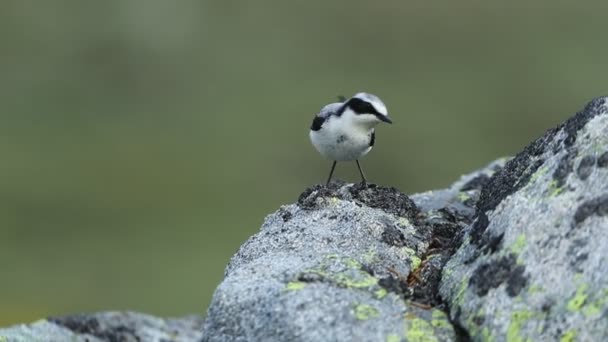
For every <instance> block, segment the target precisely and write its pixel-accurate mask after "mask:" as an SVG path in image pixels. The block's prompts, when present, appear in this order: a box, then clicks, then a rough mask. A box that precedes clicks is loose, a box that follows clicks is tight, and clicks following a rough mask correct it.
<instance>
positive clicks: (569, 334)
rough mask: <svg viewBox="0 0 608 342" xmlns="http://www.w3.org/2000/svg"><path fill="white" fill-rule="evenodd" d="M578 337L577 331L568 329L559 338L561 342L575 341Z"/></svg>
mask: <svg viewBox="0 0 608 342" xmlns="http://www.w3.org/2000/svg"><path fill="white" fill-rule="evenodd" d="M575 337H576V331H574V330H568V331H566V333H565V334H563V335H562V338H560V339H559V341H560V342H574V341H575Z"/></svg>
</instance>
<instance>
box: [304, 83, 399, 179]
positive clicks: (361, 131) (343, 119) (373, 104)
mask: <svg viewBox="0 0 608 342" xmlns="http://www.w3.org/2000/svg"><path fill="white" fill-rule="evenodd" d="M339 99H340V101H341V102H336V103H330V104H328V105H326V106H325V107H323V108H322V109H321V111H320V112H319V114H317V115H316V116H315V118H314V120H313V121H312V125H311V126H310V141H311V142H312V144H313V145H314V147H315V148H316V149H317V151H319V153H321V155H322V156H324V157H325V158H328V159H329V160H333V164H332V166H331V171H330V172H329V178H328V179H327V184H329V183H330V182H331V177H332V175H333V173H334V169H335V168H336V163H337V162H338V161H348V160H354V161H356V162H357V167H358V168H359V173H360V174H361V182H362V183H363V184H366V183H367V179H366V178H365V175H364V174H363V170H362V169H361V164H359V158H361V157H362V156H364V155H366V154H367V153H368V152H369V151H370V150H371V149H372V147H373V146H374V142H375V140H376V133H375V130H374V127H376V125H377V124H379V123H380V122H386V123H389V124H390V123H393V121H392V120H391V119H390V118H389V117H388V112H387V110H386V105H384V103H383V102H382V100H380V98H379V97H378V96H376V95H372V94H368V93H358V94H355V96H353V97H351V98H350V99H346V98H343V97H339Z"/></svg>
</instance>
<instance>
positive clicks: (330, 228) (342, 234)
mask: <svg viewBox="0 0 608 342" xmlns="http://www.w3.org/2000/svg"><path fill="white" fill-rule="evenodd" d="M503 164H504V161H500V162H496V163H493V164H492V165H490V166H489V167H487V168H485V169H483V170H481V171H477V172H475V173H473V174H471V175H468V176H465V177H463V178H462V179H461V180H460V181H459V182H457V183H456V184H454V185H453V186H452V187H451V188H449V189H446V190H442V191H435V192H428V193H424V194H420V195H416V196H413V197H412V198H409V197H408V196H406V195H404V194H403V193H401V192H399V191H398V190H396V189H394V188H385V187H379V186H375V185H369V186H363V185H353V184H342V183H340V184H336V183H334V184H331V185H330V186H329V187H325V186H316V187H314V188H311V189H308V190H307V191H306V192H304V193H303V194H302V195H301V196H300V199H299V200H298V202H297V203H295V204H291V205H287V206H283V207H282V208H280V209H279V210H278V211H277V212H276V213H274V214H272V215H270V216H268V217H267V218H266V221H265V222H264V224H263V226H262V229H261V230H260V232H259V233H258V234H256V235H255V236H253V237H252V238H251V239H249V241H247V242H246V243H245V244H244V245H243V246H242V247H241V248H240V250H239V251H238V253H237V254H236V255H235V256H234V257H233V258H232V260H231V262H230V264H229V265H228V267H227V269H226V277H225V279H224V281H223V282H222V284H221V285H220V286H219V287H218V288H217V290H216V292H215V295H214V297H213V301H212V304H211V306H210V308H209V313H208V318H207V321H206V323H205V338H204V339H203V340H204V341H232V340H235V341H297V340H301V341H336V340H353V341H379V340H389V341H400V340H402V339H408V340H411V341H416V340H421V338H426V337H432V338H434V339H435V340H436V341H453V340H455V339H456V338H457V334H458V333H459V332H458V331H457V328H456V329H455V328H454V327H453V326H452V324H451V323H450V322H449V318H448V317H447V315H446V314H445V312H444V310H442V309H443V307H442V305H441V304H442V301H441V299H440V298H439V297H438V286H439V281H440V277H441V269H442V268H443V265H444V264H445V262H446V261H447V260H448V259H449V257H450V256H451V254H453V252H454V251H455V250H456V248H457V247H458V245H460V241H461V238H462V232H463V230H464V229H465V227H466V226H467V224H469V223H471V222H472V221H473V217H474V214H475V210H474V204H475V201H476V198H478V197H479V189H480V188H481V185H482V184H483V183H485V182H487V180H488V179H489V178H490V176H491V175H492V174H493V173H494V172H495V171H496V170H499V169H500V167H501V166H502V165H503Z"/></svg>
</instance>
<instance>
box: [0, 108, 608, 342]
mask: <svg viewBox="0 0 608 342" xmlns="http://www.w3.org/2000/svg"><path fill="white" fill-rule="evenodd" d="M605 246H608V98H598V99H596V100H594V101H592V102H591V103H589V104H588V105H587V106H586V107H585V108H584V109H583V110H582V111H581V112H579V113H577V114H576V115H574V116H573V117H572V118H571V119H569V120H567V121H566V122H564V123H563V124H562V125H560V126H558V127H557V128H554V129H551V130H549V131H547V132H546V133H545V134H544V135H543V136H542V137H541V138H539V139H538V140H536V141H534V142H533V143H532V144H530V145H529V146H527V147H526V148H525V149H524V150H523V151H522V152H521V153H519V154H518V155H516V156H515V157H514V158H512V159H502V160H497V161H495V162H493V163H491V164H490V165H488V166H487V167H484V168H483V169H481V170H478V171H475V172H473V173H471V174H469V175H466V176H463V177H462V178H461V179H460V180H458V181H457V182H455V183H454V184H453V185H452V186H450V187H449V188H447V189H443V190H437V191H430V192H426V193H422V194H415V195H411V196H409V197H408V196H406V195H405V194H403V193H401V192H399V191H398V190H396V189H394V188H387V187H381V186H376V185H367V186H364V185H360V184H345V183H332V184H331V185H330V186H327V187H326V186H315V187H313V188H310V189H308V190H306V191H305V192H304V193H303V194H302V195H301V196H300V198H299V199H298V201H297V202H296V203H294V204H290V205H285V206H283V207H281V208H280V209H279V210H278V211H277V212H275V213H273V214H271V215H269V216H268V217H267V218H266V220H265V222H264V224H263V226H262V228H261V230H260V232H259V233H257V234H256V235H254V236H253V237H251V238H250V239H249V240H248V241H247V242H246V243H245V244H243V245H242V246H241V248H240V249H239V251H238V253H237V254H236V255H235V256H234V257H233V258H232V260H231V261H230V264H229V265H228V266H227V268H226V273H225V278H224V280H223V282H222V283H221V284H220V285H219V286H218V288H217V290H216V292H215V294H214V296H213V300H212V303H211V305H210V307H209V310H208V316H207V318H206V320H205V321H204V324H203V322H202V320H201V319H200V318H195V317H192V318H187V319H182V320H163V319H159V318H154V317H150V316H146V315H141V314H134V313H126V314H121V313H101V314H93V315H82V316H72V317H64V318H59V319H48V320H43V321H39V322H36V323H33V324H30V325H22V326H16V327H11V328H8V329H0V341H6V340H8V341H12V340H23V339H25V340H27V338H35V339H38V340H60V341H62V340H73V341H85V340H87V341H131V340H133V341H161V340H163V341H164V340H167V341H201V340H202V341H410V342H417V341H458V340H460V341H469V340H473V341H497V342H498V341H559V340H561V341H604V340H608V273H607V272H606V270H607V268H606V265H607V264H608V249H607V248H605ZM47 337H48V338H47Z"/></svg>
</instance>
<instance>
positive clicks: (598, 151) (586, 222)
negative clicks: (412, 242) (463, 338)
mask: <svg viewBox="0 0 608 342" xmlns="http://www.w3.org/2000/svg"><path fill="white" fill-rule="evenodd" d="M607 151H608V98H598V99H596V100H594V101H592V102H591V103H589V105H587V106H586V107H585V108H584V110H582V111H581V112H579V113H577V114H576V115H575V116H574V117H572V118H571V119H569V120H567V121H566V122H565V123H563V124H562V125H560V126H559V127H557V128H555V129H552V130H549V131H547V133H545V135H544V136H543V137H541V138H540V139H538V140H536V141H535V142H533V143H532V144H531V145H529V146H528V147H526V149H525V150H524V151H522V152H521V153H520V154H518V155H517V156H516V157H515V158H513V159H512V160H511V161H509V162H508V163H507V164H506V165H505V167H504V168H503V169H502V170H501V171H500V172H498V173H496V175H495V176H494V177H492V179H491V180H490V181H489V182H488V183H487V185H486V186H485V187H484V188H483V191H482V193H481V196H480V200H479V201H478V203H477V214H476V219H475V222H474V223H473V224H472V225H471V226H470V227H468V228H467V234H466V236H465V239H464V243H463V245H462V246H461V247H460V248H459V250H458V251H457V253H456V254H455V255H454V256H453V257H452V258H451V259H450V261H449V262H448V263H447V265H446V266H445V269H444V270H443V279H442V283H441V287H440V290H441V291H440V292H441V295H442V296H443V298H444V299H445V300H446V301H447V302H448V305H449V308H450V316H451V318H452V319H453V320H454V322H456V323H457V324H458V325H460V326H461V327H463V329H464V330H466V331H467V332H468V333H469V335H470V337H471V339H472V340H474V341H497V342H498V341H559V340H560V339H561V340H562V341H575V340H576V341H606V340H608V272H606V270H607V268H606V265H608V249H606V246H608V233H607V230H608V217H607V215H608V169H606V168H603V167H602V166H603V164H604V163H603V162H602V160H603V159H605V158H606V157H605V155H606V152H607ZM597 161H600V162H597Z"/></svg>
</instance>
